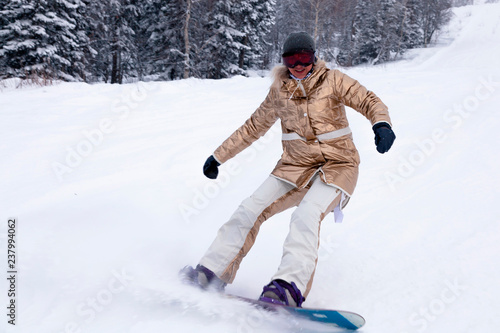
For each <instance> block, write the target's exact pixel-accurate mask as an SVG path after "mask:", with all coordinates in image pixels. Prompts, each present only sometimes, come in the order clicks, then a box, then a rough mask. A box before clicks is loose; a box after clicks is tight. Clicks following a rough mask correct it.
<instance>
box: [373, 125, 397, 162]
mask: <svg viewBox="0 0 500 333" xmlns="http://www.w3.org/2000/svg"><path fill="white" fill-rule="evenodd" d="M373 132H374V133H375V145H376V146H377V151H378V152H379V153H381V154H383V153H386V152H388V151H389V149H391V146H392V144H393V142H394V140H395V139H396V135H395V134H394V132H393V131H392V129H391V125H389V124H388V123H378V124H375V125H373Z"/></svg>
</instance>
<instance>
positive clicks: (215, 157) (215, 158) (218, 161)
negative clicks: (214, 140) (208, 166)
mask: <svg viewBox="0 0 500 333" xmlns="http://www.w3.org/2000/svg"><path fill="white" fill-rule="evenodd" d="M212 156H213V157H214V160H216V161H217V163H219V165H221V164H222V163H221V162H220V160H219V159H218V158H217V156H215V153H213V154H212Z"/></svg>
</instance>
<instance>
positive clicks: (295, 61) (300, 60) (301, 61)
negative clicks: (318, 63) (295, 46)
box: [283, 51, 314, 68]
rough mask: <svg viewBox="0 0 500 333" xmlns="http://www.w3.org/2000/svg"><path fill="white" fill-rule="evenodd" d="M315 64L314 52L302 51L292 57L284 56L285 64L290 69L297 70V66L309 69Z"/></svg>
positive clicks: (291, 55)
mask: <svg viewBox="0 0 500 333" xmlns="http://www.w3.org/2000/svg"><path fill="white" fill-rule="evenodd" d="M313 63H314V52H313V51H300V52H297V53H293V54H290V55H286V56H285V55H284V56H283V64H285V66H286V67H288V68H295V66H297V65H302V66H304V67H307V66H309V65H311V64H313Z"/></svg>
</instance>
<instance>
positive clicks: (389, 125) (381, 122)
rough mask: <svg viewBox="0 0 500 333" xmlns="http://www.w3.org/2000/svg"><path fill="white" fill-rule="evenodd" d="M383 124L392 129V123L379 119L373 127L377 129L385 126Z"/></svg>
mask: <svg viewBox="0 0 500 333" xmlns="http://www.w3.org/2000/svg"><path fill="white" fill-rule="evenodd" d="M383 126H387V127H389V128H390V129H392V126H391V124H389V123H388V122H387V121H378V122H376V123H375V124H373V126H372V129H373V130H375V129H377V128H379V127H383Z"/></svg>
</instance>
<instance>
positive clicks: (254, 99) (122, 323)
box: [0, 4, 500, 333]
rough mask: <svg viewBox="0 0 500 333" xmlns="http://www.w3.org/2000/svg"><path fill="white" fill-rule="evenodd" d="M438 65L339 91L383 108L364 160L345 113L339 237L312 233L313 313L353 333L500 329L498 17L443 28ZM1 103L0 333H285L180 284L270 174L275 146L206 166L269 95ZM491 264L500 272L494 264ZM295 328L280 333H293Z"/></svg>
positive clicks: (58, 91) (200, 91) (402, 70)
mask: <svg viewBox="0 0 500 333" xmlns="http://www.w3.org/2000/svg"><path fill="white" fill-rule="evenodd" d="M439 40H440V42H439V43H438V45H437V46H436V47H434V48H429V49H425V50H418V51H416V52H412V54H409V55H408V59H407V60H403V61H399V62H396V63H391V64H387V65H383V66H377V67H358V68H352V69H346V70H345V71H346V72H347V73H348V74H349V75H351V76H353V77H355V78H357V79H358V80H359V81H361V82H362V83H363V84H364V85H366V86H367V87H368V88H369V89H371V90H373V91H375V92H376V93H377V94H378V95H379V96H380V97H381V98H382V99H383V100H384V102H385V103H386V104H387V105H388V106H389V107H390V111H391V116H392V119H393V123H394V129H395V131H396V135H397V140H396V143H395V146H394V147H393V149H392V150H391V151H390V152H389V153H388V154H384V155H380V154H378V153H377V152H376V150H375V146H374V144H373V133H372V131H371V128H370V125H369V123H368V121H367V120H366V119H364V118H363V117H362V116H361V115H359V114H357V113H356V112H354V111H352V110H349V111H350V112H349V114H348V116H349V119H350V123H351V128H352V129H353V132H354V138H355V142H356V144H357V147H358V149H359V151H360V155H361V159H362V164H361V170H360V171H361V174H360V178H359V182H358V187H357V189H356V192H355V194H354V196H353V198H352V200H351V202H350V203H349V205H348V206H347V208H346V209H345V212H344V213H345V219H344V223H343V224H335V223H334V222H333V218H332V217H331V216H329V217H327V218H326V219H325V221H324V223H323V227H322V244H321V247H320V258H319V264H318V269H317V273H316V277H315V284H314V287H313V290H312V291H311V293H310V295H309V297H308V300H307V302H306V303H305V305H306V306H308V307H328V308H342V309H347V310H352V311H355V312H359V313H361V314H363V315H364V316H365V318H366V319H367V325H366V326H365V327H364V328H363V329H362V332H367V333H368V332H369V333H380V332H384V333H387V332H397V333H402V332H407V333H413V332H443V331H446V332H466V333H469V332H493V331H495V330H496V329H497V327H498V326H499V325H500V319H499V317H498V312H499V310H500V305H499V304H500V303H499V302H498V299H499V298H500V287H499V285H498V281H499V280H500V268H498V264H497V262H498V254H499V250H500V245H499V244H500V224H499V223H498V222H500V221H499V216H500V205H498V203H497V202H496V200H497V199H498V198H499V196H498V194H499V190H498V188H499V186H500V173H499V171H498V163H499V161H500V160H499V157H498V156H497V155H496V153H497V152H498V143H499V142H500V141H499V138H500V134H499V133H500V131H499V130H498V129H499V128H500V117H498V114H497V112H498V111H499V107H498V105H499V104H500V57H499V55H500V4H485V5H477V6H466V7H461V8H457V9H455V16H454V18H453V20H452V22H451V23H450V25H449V27H448V30H447V31H445V32H444V33H442V35H441V36H440V39H439ZM9 84H13V83H12V82H10V83H4V87H3V88H1V89H2V91H1V92H0V105H1V107H0V130H1V133H2V140H1V141H0V152H1V153H2V157H3V158H2V161H1V162H0V174H1V175H2V186H1V188H0V196H1V197H0V208H1V212H2V216H1V219H2V222H1V224H0V225H1V227H0V228H1V229H0V236H1V238H0V241H1V243H2V244H1V245H0V249H2V250H1V251H2V255H1V257H2V258H3V259H1V260H0V262H1V263H2V267H3V271H5V272H6V271H7V267H6V264H7V259H6V258H7V253H6V250H5V249H6V244H5V243H6V241H7V236H6V234H7V219H8V218H9V217H17V218H18V228H17V243H16V245H17V248H16V251H17V264H18V270H19V274H18V276H17V287H16V291H17V295H16V306H17V308H16V325H15V326H12V325H9V324H7V319H9V318H8V317H7V316H6V314H7V309H6V306H7V304H8V302H9V301H10V298H8V297H7V290H8V289H9V286H8V285H7V281H6V279H2V282H1V283H0V300H1V304H3V305H2V308H3V309H4V310H3V311H4V313H5V314H4V315H2V318H3V319H2V320H1V323H0V332H4V331H5V332H16V333H17V332H22V333H32V332H37V333H49V332H51V333H53V332H57V333H60V332H93V333H97V332H107V333H109V332H132V333H136V332H137V333H138V332H197V333H198V332H256V331H258V332H289V331H291V330H292V329H293V325H292V324H291V323H287V322H284V321H283V320H280V318H269V316H268V315H267V314H265V313H261V312H258V311H257V310H254V309H252V308H251V307H249V306H247V305H245V304H240V303H238V302H235V301H229V300H226V299H221V298H219V297H216V296H214V295H211V294H203V293H200V292H197V291H194V290H192V289H191V288H188V287H185V286H182V285H180V284H179V283H178V282H177V278H176V274H177V271H178V270H179V269H180V268H181V267H183V266H184V265H186V264H196V262H197V260H198V259H199V258H200V256H201V255H203V253H204V251H205V249H206V248H207V246H208V245H209V244H210V243H211V241H212V239H213V237H214V236H215V234H216V232H217V229H218V227H219V226H220V225H221V224H222V223H223V222H224V221H225V220H226V219H227V218H228V217H229V216H230V215H231V213H232V212H233V211H234V209H235V208H236V206H237V205H238V204H239V203H240V202H241V200H243V199H244V198H245V197H247V196H248V195H250V194H251V193H252V192H253V190H254V189H255V188H256V187H257V186H258V184H260V183H261V182H262V181H263V180H264V179H265V178H266V177H267V176H268V174H269V172H270V171H271V170H272V168H273V167H274V164H275V163H276V161H277V160H278V158H279V156H280V153H281V146H280V135H279V126H278V125H276V126H275V127H273V129H272V130H271V131H270V132H269V133H268V134H267V135H266V136H265V137H264V138H262V139H261V140H260V141H259V142H257V143H256V144H254V145H253V146H252V147H250V148H248V149H247V150H246V151H245V152H244V153H242V154H240V155H239V156H237V157H236V158H235V159H234V160H232V161H231V162H230V163H228V164H225V165H224V166H222V168H221V175H220V177H219V179H218V180H217V181H211V180H208V179H206V178H205V177H204V176H203V174H202V173H201V167H202V165H203V163H204V161H205V159H206V158H207V157H208V156H209V155H210V154H211V153H212V152H213V150H214V149H215V148H216V147H217V146H218V145H219V144H220V143H221V142H222V141H223V140H224V139H225V138H226V137H227V136H228V135H229V134H231V133H232V131H233V130H235V129H236V128H237V127H238V126H239V125H241V124H242V123H243V122H244V121H245V120H246V119H247V117H248V116H249V115H250V114H251V113H252V112H253V111H254V110H255V108H256V107H257V106H258V105H259V104H260V102H261V101H262V100H263V98H264V96H265V95H266V92H267V89H268V87H269V84H270V80H269V79H268V78H259V77H253V78H243V77H235V78H232V79H228V80H219V81H211V80H196V79H189V80H182V81H175V82H156V83H138V84H127V85H105V84H98V85H86V84H81V83H62V84H58V85H54V86H49V87H31V88H23V89H13V88H11V87H9ZM290 214H291V211H287V212H284V213H282V214H280V215H278V216H275V217H273V218H272V219H271V220H270V221H268V222H266V223H265V224H264V225H263V227H262V228H261V233H260V235H259V238H258V239H257V242H256V244H255V246H254V248H253V249H252V252H251V253H250V254H249V255H248V256H247V258H246V259H245V261H244V262H243V264H242V267H241V269H240V272H239V273H238V276H237V278H236V281H235V283H234V284H233V285H231V286H229V287H228V291H229V292H232V293H238V294H241V295H245V296H250V297H257V296H258V295H259V293H260V291H261V288H262V286H263V285H264V284H266V283H267V282H268V279H269V278H270V277H271V276H272V274H273V273H274V270H275V269H276V268H277V265H278V263H279V260H280V257H281V245H282V242H283V240H284V238H285V236H286V233H287V225H288V220H289V217H290ZM495 258H497V259H495ZM291 325H292V326H291Z"/></svg>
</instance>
